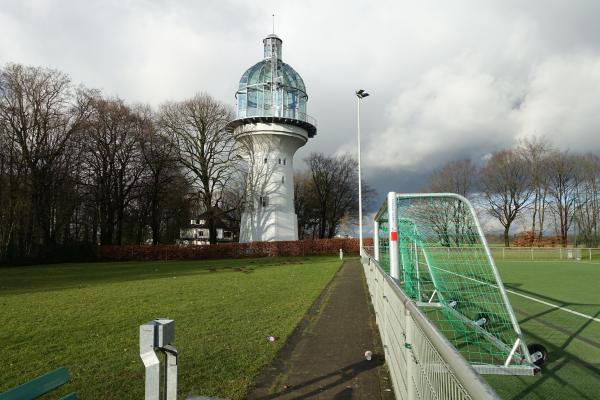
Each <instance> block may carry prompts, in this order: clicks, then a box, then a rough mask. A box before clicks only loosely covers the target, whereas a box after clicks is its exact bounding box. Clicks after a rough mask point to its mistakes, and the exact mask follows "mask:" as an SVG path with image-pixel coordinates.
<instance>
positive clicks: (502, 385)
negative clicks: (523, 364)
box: [486, 260, 600, 400]
mask: <svg viewBox="0 0 600 400" xmlns="http://www.w3.org/2000/svg"><path fill="white" fill-rule="evenodd" d="M497 264H498V268H499V270H500V274H501V275H502V279H503V281H504V284H505V286H506V288H507V289H508V290H511V291H514V292H517V293H521V294H524V295H527V296H530V297H534V298H537V299H540V300H543V301H546V302H549V303H552V304H556V305H558V306H561V307H565V308H568V309H571V310H574V311H577V312H580V313H584V314H587V315H590V316H592V317H595V318H600V264H593V263H588V262H585V261H581V262H577V261H536V262H530V261H501V260H498V261H497ZM509 298H510V301H511V304H512V306H513V308H514V309H515V312H516V313H517V317H518V319H519V321H520V324H521V329H522V330H523V332H524V333H525V337H526V340H527V342H528V343H541V344H543V345H544V346H545V347H546V348H547V349H548V351H549V362H548V363H547V364H546V365H545V366H544V367H543V370H542V375H541V376H538V377H502V376H486V379H487V380H488V382H490V383H491V385H492V386H493V388H494V389H495V390H496V391H497V392H498V394H499V395H500V396H501V397H502V398H503V399H515V400H516V399H544V400H551V399H557V400H558V399H573V400H574V399H589V400H592V399H598V398H600V322H597V321H593V320H590V319H586V318H583V317H581V316H577V315H573V314H570V313H567V312H565V311H563V310H559V309H556V308H552V307H550V306H547V305H544V304H540V303H537V302H535V301H532V300H530V299H526V298H523V297H521V296H518V295H515V294H511V293H509Z"/></svg>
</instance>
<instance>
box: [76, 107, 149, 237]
mask: <svg viewBox="0 0 600 400" xmlns="http://www.w3.org/2000/svg"><path fill="white" fill-rule="evenodd" d="M139 127H140V124H139V121H138V117H137V115H136V114H135V113H134V112H133V111H132V110H131V109H130V108H129V107H128V106H127V105H125V103H124V102H123V101H122V100H120V99H104V98H102V97H99V96H94V97H93V99H92V113H91V116H90V118H89V119H88V122H87V124H86V125H85V128H84V129H83V130H82V132H81V135H83V136H85V139H82V140H81V143H82V146H84V152H85V154H86V158H85V159H86V161H85V170H86V173H87V176H86V178H85V182H86V185H87V186H88V187H89V188H90V193H91V195H92V196H93V200H92V201H93V202H94V204H95V207H96V213H97V215H98V221H97V224H98V226H99V228H100V243H101V244H103V245H104V244H114V243H116V244H121V243H122V235H123V222H124V217H125V209H126V207H127V206H128V204H129V203H130V201H131V200H132V195H133V193H134V189H135V188H136V185H137V183H138V180H139V178H140V176H141V174H142V172H143V167H142V163H141V153H140V150H139V141H138V128H139ZM96 229H97V228H96V227H94V228H93V231H94V234H93V236H94V237H95V232H96Z"/></svg>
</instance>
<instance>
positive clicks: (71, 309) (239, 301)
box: [0, 257, 341, 399]
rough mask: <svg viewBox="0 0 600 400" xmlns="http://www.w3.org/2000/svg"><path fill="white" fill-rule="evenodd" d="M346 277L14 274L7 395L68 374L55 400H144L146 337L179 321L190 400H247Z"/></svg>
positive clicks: (300, 260) (1, 350) (0, 374)
mask: <svg viewBox="0 0 600 400" xmlns="http://www.w3.org/2000/svg"><path fill="white" fill-rule="evenodd" d="M340 265H341V262H340V260H339V259H338V258H336V257H310V258H308V257H295V258H264V259H244V260H219V261H187V262H145V263H138V262H129V263H98V264H63V265H46V266H34V267H16V268H2V269H0V306H1V307H2V323H1V325H0V354H1V355H2V368H0V393H1V392H3V391H4V390H6V389H8V388H11V387H13V386H16V385H18V384H20V383H23V382H25V381H27V380H30V379H32V378H34V377H36V376H38V375H41V374H43V373H45V372H48V371H50V370H52V369H55V368H57V367H62V366H64V367H67V368H68V369H69V371H70V372H71V374H72V376H73V382H72V383H71V384H69V385H67V386H68V387H65V388H63V390H61V391H60V392H55V393H54V394H53V396H54V395H57V394H59V393H62V394H64V393H67V392H68V391H76V392H77V394H78V396H79V398H82V399H141V398H142V397H143V389H144V369H143V365H142V362H141V360H140V357H139V344H138V343H139V342H138V335H139V325H140V324H142V323H144V322H147V321H149V320H152V319H154V318H156V317H169V318H172V319H174V320H175V323H176V334H175V336H176V340H175V345H176V347H177V349H178V350H179V352H180V359H179V371H180V372H179V396H180V397H181V398H186V397H187V396H188V395H189V394H198V395H211V396H219V397H223V398H228V399H240V398H243V397H244V395H245V394H246V392H247V390H248V389H249V388H250V387H251V386H252V385H253V384H254V378H255V377H256V375H257V374H258V373H259V372H260V370H261V368H262V367H263V366H264V365H266V364H267V363H269V362H270V361H271V360H272V359H273V358H274V356H275V355H276V353H277V351H278V350H279V349H280V348H281V346H282V345H283V343H284V342H285V339H286V338H287V337H288V335H289V334H290V333H291V332H292V330H293V329H294V327H295V326H296V325H297V324H298V322H299V321H300V319H301V318H302V317H303V316H304V314H305V313H306V311H307V309H308V308H309V307H310V305H311V304H312V303H313V301H314V300H315V299H316V298H317V297H318V296H319V294H320V293H321V292H322V290H323V288H324V287H325V286H326V285H327V283H328V282H329V281H330V280H331V278H332V277H333V275H334V273H335V272H336V271H337V270H338V269H339V267H340ZM268 335H273V336H276V337H278V338H279V340H277V341H275V342H269V341H267V336H268ZM53 398H56V397H53Z"/></svg>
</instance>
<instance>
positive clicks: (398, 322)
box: [362, 251, 499, 400]
mask: <svg viewBox="0 0 600 400" xmlns="http://www.w3.org/2000/svg"><path fill="white" fill-rule="evenodd" d="M362 264H363V268H364V271H365V277H366V280H367V284H368V286H369V292H370V295H371V299H372V303H373V307H374V309H375V316H376V320H377V325H378V326H379V332H380V333H381V340H382V342H383V346H384V351H385V358H386V362H387V364H388V367H389V370H390V375H391V378H392V383H393V386H394V392H395V395H396V398H397V399H399V400H400V399H402V400H403V399H408V400H413V399H452V400H454V399H456V400H461V399H473V400H486V399H499V397H498V395H497V394H496V393H495V392H494V391H493V389H492V388H491V387H490V386H489V385H488V384H487V383H486V382H485V381H484V380H483V379H482V378H481V377H480V376H479V374H477V372H475V370H474V369H473V368H472V367H471V365H470V364H469V363H468V362H467V361H466V360H465V359H464V357H463V356H462V355H461V354H460V353H459V352H458V351H457V350H456V349H455V348H454V347H453V346H452V344H450V342H449V341H448V340H447V339H446V338H445V337H444V336H443V335H442V334H441V333H440V332H439V330H438V329H437V328H436V327H435V325H433V323H431V322H430V321H429V320H428V319H427V317H426V316H425V315H424V314H423V313H422V311H421V310H419V308H418V307H417V306H416V305H415V304H414V302H413V301H412V300H411V299H410V298H409V297H408V296H407V295H406V294H405V293H404V292H403V291H402V289H400V287H398V285H397V284H396V283H395V281H394V280H393V279H392V278H391V277H390V276H389V275H388V274H387V273H386V272H385V271H384V270H383V269H382V268H381V266H380V265H379V264H378V263H377V261H376V260H375V259H374V258H373V256H372V255H371V254H369V253H368V252H366V251H363V257H362Z"/></svg>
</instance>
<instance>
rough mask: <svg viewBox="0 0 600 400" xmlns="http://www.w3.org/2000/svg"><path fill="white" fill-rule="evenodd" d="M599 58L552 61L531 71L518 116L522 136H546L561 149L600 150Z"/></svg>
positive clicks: (583, 56) (571, 57)
mask: <svg viewBox="0 0 600 400" xmlns="http://www.w3.org/2000/svg"><path fill="white" fill-rule="evenodd" d="M599 106H600V55H598V54H589V53H588V54H574V55H561V56H556V57H552V58H549V59H547V60H545V61H544V62H542V63H540V64H539V65H537V66H535V68H534V69H533V71H532V74H531V78H530V81H529V83H528V87H527V97H526V99H525V102H524V103H523V106H522V108H521V110H520V112H519V125H520V130H519V135H520V136H543V137H545V138H547V139H548V140H549V141H550V142H551V143H552V144H554V145H555V146H557V147H560V148H567V149H572V150H575V151H594V152H598V151H599V150H600V141H598V140H597V138H598V135H599V134H600V109H599Z"/></svg>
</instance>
